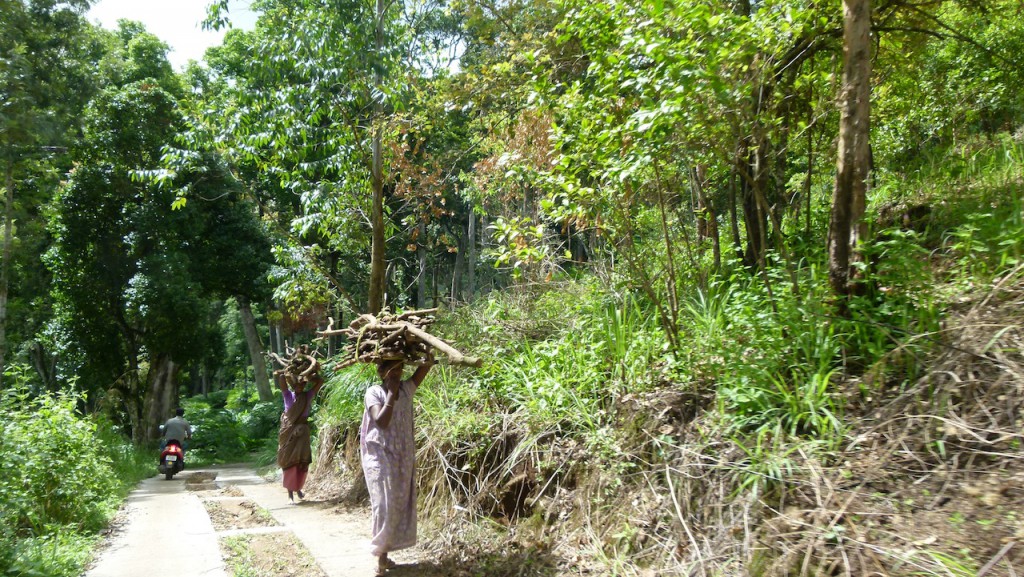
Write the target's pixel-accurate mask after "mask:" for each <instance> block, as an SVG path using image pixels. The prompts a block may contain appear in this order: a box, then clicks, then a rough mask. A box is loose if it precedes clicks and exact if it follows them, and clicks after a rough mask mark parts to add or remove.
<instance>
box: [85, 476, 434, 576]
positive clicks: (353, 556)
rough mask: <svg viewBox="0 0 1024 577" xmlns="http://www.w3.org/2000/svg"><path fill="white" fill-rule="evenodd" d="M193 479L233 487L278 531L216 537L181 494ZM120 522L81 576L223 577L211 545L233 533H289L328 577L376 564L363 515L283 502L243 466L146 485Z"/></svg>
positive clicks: (196, 499) (410, 558)
mask: <svg viewBox="0 0 1024 577" xmlns="http://www.w3.org/2000/svg"><path fill="white" fill-rule="evenodd" d="M197 473H214V474H216V479H215V480H214V483H215V484H216V488H221V489H223V488H225V487H228V486H234V487H237V488H238V489H240V490H241V491H242V492H243V493H244V494H245V499H247V500H250V501H253V502H255V503H256V504H257V505H259V506H260V507H262V508H263V509H266V510H267V511H268V512H269V513H270V514H271V515H272V516H273V517H274V519H275V520H276V521H277V522H278V523H280V526H279V527H262V528H250V529H240V530H230V531H221V532H216V531H215V530H214V527H213V524H212V523H211V521H210V517H209V515H208V514H207V512H206V508H205V507H204V506H203V502H202V499H203V498H201V497H200V495H198V494H196V493H194V492H192V491H189V490H188V489H186V487H185V480H186V479H187V478H188V477H189V476H191V475H194V474H197ZM211 485H212V484H210V483H208V484H207V486H206V488H208V489H212V488H214V487H213V486H211ZM206 498H208V499H209V498H210V497H206ZM237 498H238V497H213V498H212V500H224V499H237ZM122 518H123V519H124V524H123V525H122V526H121V527H120V530H119V531H118V533H117V534H116V535H115V536H114V537H113V538H112V539H111V540H110V542H109V547H108V548H106V549H105V550H104V551H103V552H102V553H101V554H100V556H99V559H98V560H97V562H96V564H95V565H94V566H93V568H92V569H90V570H89V571H88V572H86V574H85V577H142V576H145V577H226V573H225V568H224V562H223V559H222V558H221V551H220V546H219V543H218V539H219V538H221V537H225V536H228V535H235V534H241V533H268V532H289V531H290V532H291V533H293V534H294V535H295V536H296V537H297V538H298V539H299V540H300V541H301V542H302V544H303V545H305V547H306V549H308V550H309V552H310V554H311V555H312V556H313V558H314V559H315V560H316V562H317V564H318V565H320V568H321V569H323V571H324V573H326V574H327V575H328V577H360V576H364V575H365V576H366V577H370V576H372V575H374V569H375V568H376V563H377V559H376V557H374V556H372V555H371V554H370V547H369V538H370V537H369V532H370V516H369V512H368V511H355V512H345V511H341V512H339V510H338V509H337V508H336V507H335V506H334V505H330V504H328V503H320V502H316V501H312V500H307V501H300V502H297V503H291V502H289V500H288V492H287V491H286V490H285V489H284V487H282V486H281V485H280V484H279V483H268V482H267V481H266V479H263V478H262V477H260V476H258V475H257V474H256V472H255V471H254V470H253V469H252V468H251V467H247V466H223V467H208V468H204V469H196V470H192V469H189V470H187V471H184V472H182V473H179V474H178V475H177V476H175V478H174V479H173V480H171V481H166V480H164V479H163V477H154V478H152V479H147V480H145V481H143V482H142V484H141V485H140V486H139V488H138V489H136V490H135V491H134V492H132V494H131V495H129V497H128V500H127V501H126V504H125V509H124V511H123V512H122ZM175 535H176V541H172V540H171V537H173V536H175ZM394 559H395V561H397V562H398V563H400V564H402V563H410V562H413V563H414V562H415V554H414V553H412V552H404V551H403V552H398V553H397V554H395V555H394Z"/></svg>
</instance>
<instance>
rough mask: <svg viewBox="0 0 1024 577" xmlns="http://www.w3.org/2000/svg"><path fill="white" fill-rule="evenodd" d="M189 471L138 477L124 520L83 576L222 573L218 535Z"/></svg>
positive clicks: (207, 576)
mask: <svg viewBox="0 0 1024 577" xmlns="http://www.w3.org/2000/svg"><path fill="white" fill-rule="evenodd" d="M188 474H189V472H188V471H183V472H181V473H178V475H176V476H175V477H174V479H172V480H170V481H167V480H165V479H164V478H163V476H160V477H153V478H151V479H146V480H145V481H143V482H142V484H141V485H140V486H139V488H138V489H136V490H135V491H133V492H132V494H131V495H129V496H128V500H127V501H126V503H125V511H124V514H125V518H126V519H127V522H126V524H125V526H124V527H123V528H122V530H121V531H120V532H119V533H118V534H117V535H116V536H115V537H114V538H113V539H112V540H111V542H110V546H109V548H108V549H106V550H105V551H104V552H103V553H102V555H101V556H100V559H99V561H98V563H96V565H95V566H94V567H93V568H92V569H91V570H89V571H88V572H87V573H86V577H141V576H143V575H144V576H146V577H186V576H187V577H225V573H224V562H223V560H222V559H221V554H220V546H219V545H218V543H217V535H216V533H215V532H214V530H213V523H211V522H210V517H209V516H208V515H207V514H206V508H205V507H203V504H202V503H201V502H200V501H199V498H198V497H196V496H195V495H193V494H190V493H189V492H188V491H186V490H185V481H184V480H185V478H186V477H187V476H188Z"/></svg>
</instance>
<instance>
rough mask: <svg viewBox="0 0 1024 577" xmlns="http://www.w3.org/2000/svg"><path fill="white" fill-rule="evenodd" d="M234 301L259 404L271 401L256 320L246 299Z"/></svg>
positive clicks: (265, 362) (265, 363)
mask: <svg viewBox="0 0 1024 577" xmlns="http://www.w3.org/2000/svg"><path fill="white" fill-rule="evenodd" d="M236 300H238V312H239V313H240V315H241V317H242V330H243V331H244V332H245V342H246V344H248V345H249V359H251V360H252V369H253V374H254V375H255V379H256V392H257V394H259V396H260V402H263V403H266V402H268V401H273V400H274V393H273V391H272V390H271V388H270V379H269V378H268V377H267V361H266V359H265V358H264V357H263V353H264V350H263V343H262V342H260V336H259V333H257V332H256V318H255V317H254V316H253V314H252V307H251V306H249V301H248V300H247V299H244V298H241V297H239V298H237V299H236Z"/></svg>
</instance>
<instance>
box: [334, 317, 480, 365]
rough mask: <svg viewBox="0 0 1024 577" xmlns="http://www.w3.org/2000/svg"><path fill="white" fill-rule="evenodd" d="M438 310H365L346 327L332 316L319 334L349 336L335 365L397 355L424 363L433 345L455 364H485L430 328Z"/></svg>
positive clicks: (395, 357) (375, 360) (377, 359)
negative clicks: (363, 313) (429, 330)
mask: <svg viewBox="0 0 1024 577" xmlns="http://www.w3.org/2000/svg"><path fill="white" fill-rule="evenodd" d="M435 312H437V309H426V310H418V311H409V312H405V313H401V314H390V313H388V312H386V311H382V312H381V313H380V314H378V315H371V314H365V315H360V316H359V317H358V318H356V319H355V320H354V321H352V322H351V323H349V325H348V328H344V329H335V328H333V326H334V319H333V318H332V319H330V324H328V325H327V329H326V330H323V331H317V335H319V336H321V337H329V336H332V335H344V336H346V337H348V344H347V345H346V346H345V349H344V360H343V361H342V362H340V363H338V364H337V365H335V368H336V369H342V368H345V367H348V366H351V365H354V364H356V363H377V362H380V361H387V360H397V359H401V360H403V361H405V362H406V363H408V364H413V365H415V364H422V363H424V362H426V360H427V358H428V356H430V355H431V352H432V351H431V349H437V350H438V351H441V352H442V353H444V354H445V355H447V356H448V360H449V361H450V362H451V364H453V365H465V366H469V367H479V366H480V365H481V364H483V361H482V360H481V359H479V358H478V357H467V356H465V355H463V354H462V353H460V352H459V351H458V350H457V349H456V348H455V347H453V346H451V345H450V344H448V343H446V342H445V341H444V340H443V339H441V338H439V337H436V336H434V335H432V334H430V333H428V332H427V327H428V326H430V325H431V324H433V322H434V316H433V313H435Z"/></svg>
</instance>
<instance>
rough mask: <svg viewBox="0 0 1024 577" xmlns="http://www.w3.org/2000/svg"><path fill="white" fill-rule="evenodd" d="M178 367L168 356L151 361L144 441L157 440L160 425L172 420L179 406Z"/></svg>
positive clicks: (144, 420)
mask: <svg viewBox="0 0 1024 577" xmlns="http://www.w3.org/2000/svg"><path fill="white" fill-rule="evenodd" d="M177 372H178V366H177V365H176V364H175V363H174V361H172V360H171V358H170V356H168V355H157V356H156V357H154V358H152V359H151V362H150V365H149V376H148V377H147V379H146V381H147V386H146V401H145V405H144V407H145V409H144V411H145V418H144V419H143V421H142V423H141V425H142V436H143V441H153V440H156V439H157V438H158V437H159V435H160V433H159V426H160V423H163V422H164V421H166V420H167V419H169V418H171V415H172V413H173V412H174V409H175V408H176V406H177V404H178V383H177V378H176V377H177Z"/></svg>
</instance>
